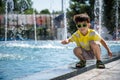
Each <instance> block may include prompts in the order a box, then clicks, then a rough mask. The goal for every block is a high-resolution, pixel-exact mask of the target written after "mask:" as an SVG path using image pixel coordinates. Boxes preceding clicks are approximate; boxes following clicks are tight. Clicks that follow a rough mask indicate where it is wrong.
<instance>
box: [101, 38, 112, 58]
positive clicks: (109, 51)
mask: <svg viewBox="0 0 120 80" xmlns="http://www.w3.org/2000/svg"><path fill="white" fill-rule="evenodd" d="M100 43H101V44H102V45H103V46H104V47H105V48H106V50H107V51H108V55H109V56H110V57H112V51H111V50H110V48H109V47H108V46H107V43H106V42H105V40H104V39H101V41H100Z"/></svg>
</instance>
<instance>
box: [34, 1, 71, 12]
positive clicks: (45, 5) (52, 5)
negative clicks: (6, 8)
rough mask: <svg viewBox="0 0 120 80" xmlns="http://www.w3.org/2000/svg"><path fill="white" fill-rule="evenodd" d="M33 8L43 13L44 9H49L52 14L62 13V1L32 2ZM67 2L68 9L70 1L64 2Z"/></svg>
mask: <svg viewBox="0 0 120 80" xmlns="http://www.w3.org/2000/svg"><path fill="white" fill-rule="evenodd" d="M32 1H33V6H32V7H33V8H34V9H36V10H37V11H41V10H43V9H48V10H49V11H50V12H52V11H53V10H54V11H61V10H62V4H61V2H62V0H32ZM63 1H65V2H66V7H67V8H68V7H69V0H63ZM65 2H64V3H65Z"/></svg>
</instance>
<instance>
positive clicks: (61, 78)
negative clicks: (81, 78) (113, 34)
mask: <svg viewBox="0 0 120 80" xmlns="http://www.w3.org/2000/svg"><path fill="white" fill-rule="evenodd" d="M118 59H120V55H117V56H116V57H114V58H111V59H109V60H105V61H103V63H105V64H107V63H110V62H112V61H115V60H118ZM95 67H96V64H93V65H90V66H88V67H84V68H81V69H76V70H74V71H72V72H70V73H66V74H64V75H60V76H57V77H54V78H52V79H50V80H66V79H68V78H71V77H73V76H76V75H79V74H81V73H84V72H86V71H89V70H91V69H94V68H95Z"/></svg>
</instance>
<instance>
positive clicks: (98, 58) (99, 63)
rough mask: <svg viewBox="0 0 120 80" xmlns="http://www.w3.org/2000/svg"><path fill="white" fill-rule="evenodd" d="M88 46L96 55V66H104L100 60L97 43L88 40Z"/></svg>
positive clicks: (99, 50)
mask: <svg viewBox="0 0 120 80" xmlns="http://www.w3.org/2000/svg"><path fill="white" fill-rule="evenodd" d="M90 47H91V49H92V50H93V53H94V55H95V56H96V59H97V61H96V67H97V68H105V65H104V64H103V62H102V61H101V60H100V59H101V49H100V46H99V44H97V43H96V42H94V41H90Z"/></svg>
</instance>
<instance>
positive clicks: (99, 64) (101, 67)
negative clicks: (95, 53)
mask: <svg viewBox="0 0 120 80" xmlns="http://www.w3.org/2000/svg"><path fill="white" fill-rule="evenodd" d="M96 67H97V68H99V69H104V68H105V65H104V63H103V62H102V61H101V60H97V62H96Z"/></svg>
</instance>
